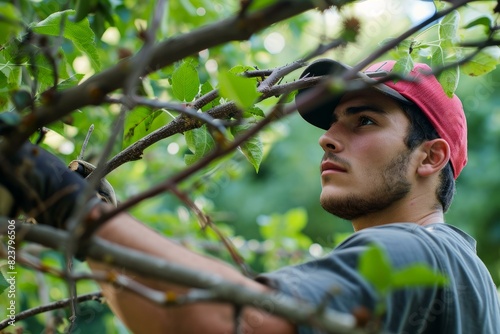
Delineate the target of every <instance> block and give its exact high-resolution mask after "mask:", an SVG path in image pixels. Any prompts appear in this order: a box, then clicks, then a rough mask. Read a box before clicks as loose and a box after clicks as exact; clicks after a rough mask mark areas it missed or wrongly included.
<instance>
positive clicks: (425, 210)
mask: <svg viewBox="0 0 500 334" xmlns="http://www.w3.org/2000/svg"><path fill="white" fill-rule="evenodd" d="M443 222H444V213H443V210H442V208H441V207H439V208H437V207H435V206H434V207H433V205H432V204H430V203H427V201H426V200H423V201H422V200H419V198H413V199H403V200H401V201H398V202H395V203H393V204H392V205H391V206H390V207H388V208H386V209H384V210H382V211H379V212H374V213H370V214H367V215H365V216H362V217H359V218H357V219H354V220H352V226H353V228H354V231H360V230H362V229H365V228H368V227H374V226H380V225H387V224H393V223H414V224H417V225H421V226H425V225H429V224H435V223H443Z"/></svg>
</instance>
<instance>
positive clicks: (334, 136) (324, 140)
mask: <svg viewBox="0 0 500 334" xmlns="http://www.w3.org/2000/svg"><path fill="white" fill-rule="evenodd" d="M339 130H340V129H338V126H337V125H336V124H335V123H334V124H332V126H330V129H328V130H327V131H326V132H325V133H324V134H323V135H322V136H321V137H320V138H319V145H320V146H321V148H323V150H324V151H325V152H327V151H330V152H335V153H337V152H340V151H342V150H343V149H344V146H343V144H342V140H341V138H340V137H341V136H340V131H339Z"/></svg>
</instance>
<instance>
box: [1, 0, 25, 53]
mask: <svg viewBox="0 0 500 334" xmlns="http://www.w3.org/2000/svg"><path fill="white" fill-rule="evenodd" d="M0 13H2V14H1V15H2V16H3V18H2V19H1V20H0V32H1V33H0V45H2V44H5V43H6V42H8V41H9V40H10V39H11V38H12V37H14V36H16V35H17V34H18V33H19V32H20V31H21V24H20V22H19V21H18V20H19V18H20V17H21V15H20V14H19V11H18V10H17V8H16V7H15V6H14V5H13V4H10V3H5V2H0Z"/></svg>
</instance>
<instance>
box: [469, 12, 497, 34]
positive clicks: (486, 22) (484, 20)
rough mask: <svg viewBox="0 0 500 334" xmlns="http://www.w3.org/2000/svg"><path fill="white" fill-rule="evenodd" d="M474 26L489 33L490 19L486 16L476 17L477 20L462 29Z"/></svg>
mask: <svg viewBox="0 0 500 334" xmlns="http://www.w3.org/2000/svg"><path fill="white" fill-rule="evenodd" d="M475 26H484V29H485V31H486V32H489V31H490V29H491V26H492V22H491V18H489V17H487V16H481V17H478V18H477V19H475V20H473V21H471V22H469V23H468V24H467V25H465V27H464V29H469V28H472V27H475Z"/></svg>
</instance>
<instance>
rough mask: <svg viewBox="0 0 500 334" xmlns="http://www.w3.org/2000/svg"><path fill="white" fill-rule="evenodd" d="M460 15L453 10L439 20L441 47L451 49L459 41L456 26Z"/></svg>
mask: <svg viewBox="0 0 500 334" xmlns="http://www.w3.org/2000/svg"><path fill="white" fill-rule="evenodd" d="M459 22H460V14H458V11H456V10H454V11H452V12H451V13H449V14H448V15H446V16H445V17H443V19H442V20H441V23H440V24H439V30H438V31H439V39H440V41H441V45H442V46H443V47H451V46H453V45H454V44H456V43H457V42H458V41H459V36H458V25H459Z"/></svg>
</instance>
